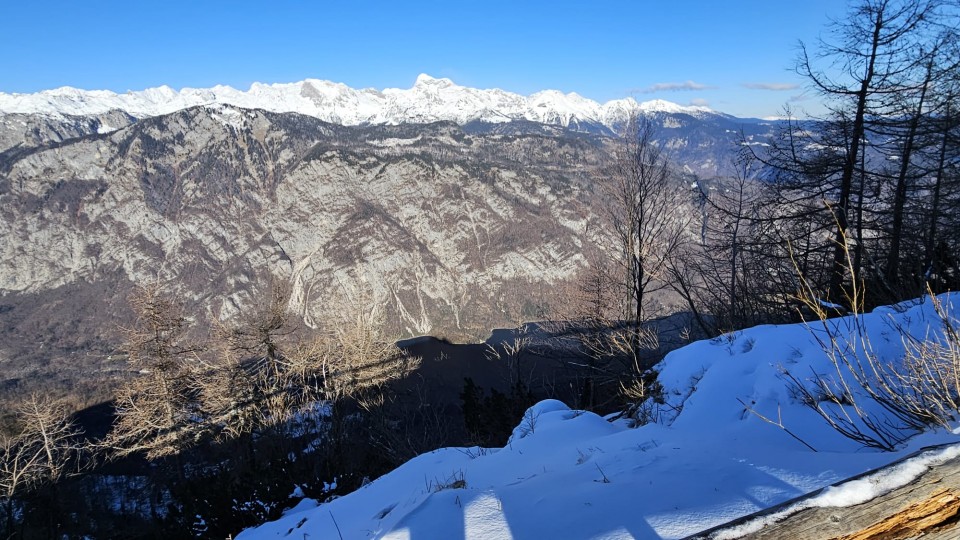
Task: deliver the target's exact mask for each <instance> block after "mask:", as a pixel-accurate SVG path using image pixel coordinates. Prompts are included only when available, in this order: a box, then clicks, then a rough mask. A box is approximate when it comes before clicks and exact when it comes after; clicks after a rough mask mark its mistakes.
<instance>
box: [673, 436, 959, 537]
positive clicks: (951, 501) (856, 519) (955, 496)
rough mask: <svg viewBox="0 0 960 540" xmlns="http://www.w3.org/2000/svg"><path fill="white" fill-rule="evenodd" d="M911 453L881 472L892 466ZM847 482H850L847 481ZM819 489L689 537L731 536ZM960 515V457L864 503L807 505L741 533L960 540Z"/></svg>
mask: <svg viewBox="0 0 960 540" xmlns="http://www.w3.org/2000/svg"><path fill="white" fill-rule="evenodd" d="M918 454H919V453H918ZM916 455H917V454H914V455H912V456H910V457H914V456H916ZM910 457H908V458H904V459H902V460H899V461H897V462H896V463H893V464H891V465H888V466H887V467H883V468H881V469H879V470H884V469H888V468H890V467H894V466H896V465H898V464H900V463H902V462H903V461H905V460H907V459H910ZM879 470H874V471H871V472H870V473H865V474H863V475H859V476H857V477H856V479H860V478H865V477H868V476H869V475H871V474H874V473H876V472H878V471H879ZM848 481H850V480H847V481H845V482H843V483H846V482H848ZM843 483H841V484H843ZM838 485H840V484H838ZM820 493H822V490H819V491H817V492H814V493H812V494H809V495H806V496H804V497H801V498H798V499H794V500H792V501H789V502H788V503H784V504H783V505H778V506H777V507H774V508H772V509H768V510H765V511H763V512H760V513H758V514H754V515H753V516H749V517H746V518H741V519H738V520H736V521H734V522H731V523H730V524H727V525H723V526H720V527H716V528H713V529H710V530H709V531H704V532H702V533H700V534H697V535H694V536H692V537H690V538H693V539H707V538H713V537H716V535H718V534H720V533H721V532H724V533H727V534H729V532H730V529H732V528H733V527H735V526H737V525H741V524H743V523H747V522H749V521H750V520H751V519H753V518H756V517H763V516H766V515H773V514H776V513H777V512H779V511H783V510H787V509H788V508H790V507H792V506H794V505H796V504H797V503H799V502H802V501H803V500H804V499H808V498H810V497H813V496H816V495H818V494H820ZM958 518H960V457H958V458H954V459H952V460H949V461H947V462H944V463H942V464H940V465H938V466H936V467H933V468H930V469H928V470H927V471H925V472H924V473H922V474H921V475H920V476H918V477H917V478H915V479H914V480H913V481H912V482H910V483H909V484H907V485H905V486H902V487H900V488H897V489H894V490H892V491H890V492H889V493H886V494H884V495H881V496H879V497H876V498H874V499H873V500H870V501H867V502H865V503H863V504H858V505H854V506H849V507H841V508H822V507H817V508H806V509H803V510H800V511H797V512H794V513H792V514H790V515H788V516H786V517H784V518H783V519H782V520H781V521H779V522H776V523H773V524H770V525H767V526H766V527H764V528H763V529H761V530H759V531H756V532H753V533H750V534H746V535H742V536H741V537H740V538H743V539H745V540H774V539H777V540H779V539H824V540H826V539H830V540H881V539H883V540H900V539H906V538H916V537H918V536H923V538H924V539H925V540H939V539H942V540H956V539H958V538H960V528H958V527H957V521H958Z"/></svg>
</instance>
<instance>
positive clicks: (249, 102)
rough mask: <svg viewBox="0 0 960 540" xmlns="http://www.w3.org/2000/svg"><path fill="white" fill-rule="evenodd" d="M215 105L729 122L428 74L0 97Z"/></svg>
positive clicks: (85, 107) (384, 118)
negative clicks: (375, 82) (388, 83)
mask: <svg viewBox="0 0 960 540" xmlns="http://www.w3.org/2000/svg"><path fill="white" fill-rule="evenodd" d="M216 104H223V105H234V106H237V107H242V108H247V109H263V110H266V111H270V112H277V113H286V112H296V113H300V114H304V115H307V116H312V117H314V118H318V119H320V120H323V121H326V122H330V123H334V124H340V125H345V126H354V125H382V124H386V125H397V124H404V123H418V124H423V123H430V122H437V121H452V122H456V123H458V124H466V123H468V122H473V121H482V122H492V123H503V122H510V121H514V120H527V121H533V122H539V123H543V124H553V125H560V126H563V127H565V128H574V129H578V128H579V127H580V126H589V127H592V128H594V129H595V128H597V127H599V126H603V127H605V128H607V129H616V127H617V126H619V125H621V124H622V123H623V122H624V121H625V120H626V119H627V118H628V117H629V115H630V114H631V113H632V112H634V111H636V112H640V113H669V114H688V115H691V116H695V117H703V116H714V115H716V116H724V117H728V118H729V116H728V115H723V114H721V113H717V112H715V111H713V110H711V109H710V108H708V107H703V106H681V105H677V104H675V103H671V102H669V101H663V100H652V101H644V102H637V101H636V100H635V99H633V98H630V97H628V98H624V99H617V100H612V101H608V102H606V103H603V104H601V103H598V102H596V101H593V100H591V99H587V98H585V97H582V96H580V95H578V94H576V93H567V94H565V93H563V92H559V91H557V90H544V91H541V92H537V93H535V94H532V95H530V96H522V95H520V94H515V93H512V92H506V91H504V90H500V89H496V88H494V89H488V90H484V89H476V88H468V87H464V86H459V85H457V84H455V83H454V82H453V81H451V80H450V79H445V78H434V77H431V76H429V75H426V74H421V75H420V76H418V77H417V80H416V82H415V84H414V85H413V87H411V88H409V89H399V88H386V89H384V90H376V89H372V88H364V89H355V88H351V87H349V86H347V85H345V84H342V83H335V82H330V81H322V80H317V79H306V80H304V81H300V82H295V83H280V84H262V83H254V84H252V85H251V86H250V89H249V90H247V91H245V92H244V91H241V90H237V89H235V88H232V87H229V86H222V85H218V86H214V87H212V88H184V89H182V90H180V91H177V90H174V89H172V88H170V87H169V86H160V87H157V88H148V89H146V90H142V91H131V92H126V93H123V94H118V93H115V92H111V91H108V90H79V89H76V88H71V87H62V88H57V89H54V90H44V91H41V92H37V93H33V94H16V93H14V94H7V93H3V92H0V114H14V113H16V114H43V115H71V116H91V115H101V114H104V113H107V112H109V111H123V112H124V113H126V114H128V115H130V116H133V117H135V118H137V119H143V118H148V117H154V116H161V115H164V114H169V113H172V112H176V111H179V110H183V109H187V108H190V107H194V106H198V105H216Z"/></svg>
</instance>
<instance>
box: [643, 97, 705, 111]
mask: <svg viewBox="0 0 960 540" xmlns="http://www.w3.org/2000/svg"><path fill="white" fill-rule="evenodd" d="M637 108H638V109H639V110H640V111H643V112H664V113H671V114H677V113H688V114H689V113H711V112H713V110H712V109H711V108H710V107H704V106H702V105H686V106H684V105H677V104H676V103H673V102H672V101H666V100H663V99H652V100H650V101H644V102H643V103H640V104H639V105H637Z"/></svg>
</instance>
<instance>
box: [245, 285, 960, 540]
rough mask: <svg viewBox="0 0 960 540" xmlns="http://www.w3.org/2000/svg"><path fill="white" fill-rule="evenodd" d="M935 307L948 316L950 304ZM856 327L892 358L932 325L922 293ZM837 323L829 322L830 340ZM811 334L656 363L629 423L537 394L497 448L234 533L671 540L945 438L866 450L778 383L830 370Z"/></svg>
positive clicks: (449, 455)
mask: <svg viewBox="0 0 960 540" xmlns="http://www.w3.org/2000/svg"><path fill="white" fill-rule="evenodd" d="M940 299H941V301H942V302H943V304H944V305H946V306H948V307H949V306H950V305H951V304H952V303H953V304H955V303H957V301H958V300H960V296H950V295H944V296H941V297H940ZM860 322H861V323H862V324H861V325H860V326H861V327H862V328H865V329H866V332H867V333H868V335H869V336H870V339H871V343H873V347H874V353H875V354H877V355H878V357H880V358H881V359H883V360H884V361H891V362H895V361H897V360H898V359H899V358H900V357H902V356H903V352H904V344H903V341H902V339H901V332H907V333H909V334H912V335H914V336H917V337H919V338H923V337H927V338H930V337H934V338H935V337H936V336H937V335H938V333H939V332H941V331H942V326H943V324H942V320H941V319H940V318H939V317H938V316H937V314H936V313H935V311H934V309H933V307H932V303H931V301H930V299H925V300H920V301H917V302H913V303H909V304H901V305H898V306H893V307H886V308H880V309H877V310H875V311H874V312H873V313H869V314H866V315H863V316H862V319H861V321H860ZM850 323H851V319H850V318H839V319H834V320H831V321H829V325H830V326H831V328H833V329H834V330H836V331H837V332H840V333H842V332H845V331H847V329H849V328H851V327H852V325H851V324H850ZM818 326H819V325H810V326H809V327H808V326H806V325H802V324H798V325H785V326H760V327H756V328H751V329H748V330H743V331H739V332H735V333H732V334H728V335H725V336H721V337H719V338H716V339H713V340H707V341H700V342H697V343H693V344H691V345H688V346H686V347H684V348H682V349H679V350H676V351H674V352H672V353H671V354H669V355H668V356H667V357H666V358H665V359H664V360H663V362H661V364H660V365H659V366H658V367H657V369H658V371H659V380H660V382H661V384H662V385H663V388H664V398H665V399H664V403H663V404H660V405H658V406H656V407H653V408H651V409H650V411H649V412H650V415H651V417H652V418H653V419H654V421H653V422H651V423H649V424H646V425H643V426H641V427H636V428H631V427H629V426H628V425H627V422H626V421H622V420H618V421H613V422H611V421H608V420H606V419H604V418H601V417H599V416H597V415H595V414H592V413H589V412H583V411H574V410H570V409H569V408H568V407H567V406H566V405H564V404H562V403H560V402H558V401H555V400H547V401H543V402H541V403H539V404H537V405H535V406H534V407H532V408H531V409H530V410H528V411H527V413H526V414H525V415H524V417H523V418H522V419H520V421H519V423H518V426H517V428H516V429H515V430H514V432H513V436H512V437H511V439H510V441H509V442H508V444H507V445H506V446H505V447H504V448H498V449H484V448H443V449H440V450H436V451H434V452H431V453H428V454H424V455H421V456H419V457H417V458H415V459H413V460H411V461H409V462H407V463H406V464H404V465H403V466H401V467H399V468H398V469H396V470H395V471H393V472H391V473H389V474H387V475H385V476H383V477H382V478H380V479H378V480H376V481H375V482H372V483H371V484H369V485H367V486H366V487H364V488H362V489H360V490H358V491H356V492H354V493H352V494H350V495H347V496H345V497H342V498H340V499H336V500H333V501H331V502H328V503H324V504H318V503H317V502H315V501H311V500H304V501H303V502H301V503H300V504H299V505H298V506H297V507H295V508H293V509H291V510H289V511H288V512H287V513H286V514H285V515H284V517H283V518H281V519H279V520H277V521H275V522H272V523H267V524H264V525H262V526H260V527H257V528H254V529H248V530H246V531H244V532H243V533H242V534H240V535H239V536H238V540H258V539H273V538H304V537H306V538H333V539H336V538H344V539H355V538H383V539H396V540H401V539H410V540H428V539H474V538H497V539H509V538H598V539H599V538H605V539H621V538H682V537H684V536H687V535H691V534H695V533H697V532H699V531H702V530H705V529H708V528H710V527H714V526H717V525H720V524H722V523H725V522H728V521H730V520H732V519H735V518H737V517H740V516H743V515H746V514H750V513H753V512H756V511H758V510H761V509H764V508H767V507H770V506H773V505H776V504H778V503H782V502H784V501H787V500H790V499H793V498H795V497H798V496H800V495H803V494H805V493H808V492H811V491H814V490H817V489H820V488H823V487H825V486H828V485H830V484H834V483H836V482H838V481H840V480H843V479H845V478H849V477H852V476H854V475H857V474H860V473H863V472H865V471H867V470H871V469H875V468H877V467H880V466H883V465H885V464H887V463H891V462H893V461H895V460H897V459H899V458H902V457H903V456H905V455H908V454H910V453H912V452H914V451H916V450H917V449H919V448H922V447H925V446H929V445H934V444H942V443H947V442H952V441H955V440H957V436H956V435H955V434H954V433H953V432H950V431H947V430H944V429H938V430H935V429H931V430H929V431H927V432H924V433H922V434H920V435H917V436H914V437H912V438H911V439H910V440H909V441H908V442H907V443H906V444H903V445H900V447H898V448H897V450H896V451H895V452H881V451H878V450H875V449H871V448H865V447H864V446H863V445H861V444H859V443H856V442H854V441H852V440H850V439H848V438H845V437H843V436H841V435H840V434H838V433H837V432H836V431H834V430H833V429H831V428H830V427H829V426H828V425H827V424H826V423H825V422H824V421H823V420H822V419H821V418H820V416H818V415H817V414H816V413H815V412H814V411H813V410H811V409H810V408H809V407H807V406H804V405H803V404H802V403H800V402H799V401H798V399H797V397H796V393H795V392H794V391H792V390H791V387H790V385H789V384H788V382H787V380H786V378H785V377H784V375H783V372H784V371H785V370H787V371H789V372H790V373H792V374H794V375H795V376H797V377H798V378H801V379H802V378H803V377H807V376H809V375H810V374H811V373H814V372H816V373H823V374H830V373H833V372H836V368H835V367H834V366H833V364H832V363H831V362H830V360H829V358H828V356H827V355H826V354H825V353H824V351H823V349H822V347H821V344H820V342H819V341H818V339H817V334H816V333H817V332H822V331H823V328H822V326H820V327H819V328H818ZM860 405H861V406H862V407H864V408H866V409H870V408H871V407H872V408H874V409H878V407H877V406H876V404H875V403H870V402H868V400H866V399H863V400H862V401H861V402H860ZM877 412H882V411H881V410H879V409H878V411H877ZM761 416H762V417H765V418H766V419H767V420H764V418H762V417H761ZM768 420H769V421H768ZM771 421H772V422H782V424H783V426H784V427H786V428H787V429H789V430H790V433H788V432H787V431H786V430H784V429H780V428H778V427H777V426H775V425H773V423H771ZM791 433H792V435H791ZM851 500H856V497H851ZM304 535H307V536H304Z"/></svg>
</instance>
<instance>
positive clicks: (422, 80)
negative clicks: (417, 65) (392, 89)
mask: <svg viewBox="0 0 960 540" xmlns="http://www.w3.org/2000/svg"><path fill="white" fill-rule="evenodd" d="M413 86H414V87H418V86H439V87H443V88H449V87H451V86H456V84H454V83H453V81H451V80H450V79H447V78H439V79H438V78H436V77H431V76H430V75H427V74H426V73H421V74H420V75H417V80H416V82H414V83H413Z"/></svg>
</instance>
